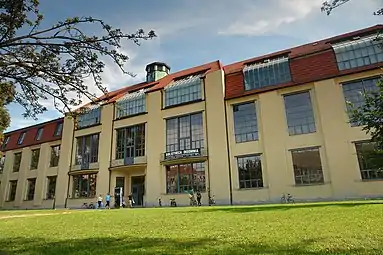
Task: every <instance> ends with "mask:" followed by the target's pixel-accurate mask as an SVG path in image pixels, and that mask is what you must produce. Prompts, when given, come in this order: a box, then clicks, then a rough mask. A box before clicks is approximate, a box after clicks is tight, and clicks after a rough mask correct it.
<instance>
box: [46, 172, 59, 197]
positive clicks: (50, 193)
mask: <svg viewBox="0 0 383 255" xmlns="http://www.w3.org/2000/svg"><path fill="white" fill-rule="evenodd" d="M56 180H57V176H50V177H48V178H47V181H48V185H47V195H46V199H53V198H54V197H55V195H56Z"/></svg>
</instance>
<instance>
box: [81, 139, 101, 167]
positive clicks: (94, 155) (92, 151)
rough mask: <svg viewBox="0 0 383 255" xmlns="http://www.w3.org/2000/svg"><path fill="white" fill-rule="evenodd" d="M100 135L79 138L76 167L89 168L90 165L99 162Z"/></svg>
mask: <svg viewBox="0 0 383 255" xmlns="http://www.w3.org/2000/svg"><path fill="white" fill-rule="evenodd" d="M98 144H99V134H93V135H87V136H81V137H77V155H76V165H81V166H82V169H86V168H87V167H89V163H95V162H98Z"/></svg>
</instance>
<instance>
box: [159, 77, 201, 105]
mask: <svg viewBox="0 0 383 255" xmlns="http://www.w3.org/2000/svg"><path fill="white" fill-rule="evenodd" d="M164 92H165V107H169V106H173V105H179V104H183V103H187V102H193V101H197V100H200V99H202V81H201V75H192V76H189V77H186V78H185V79H180V80H176V81H174V82H173V83H171V84H169V85H168V86H166V87H165V89H164Z"/></svg>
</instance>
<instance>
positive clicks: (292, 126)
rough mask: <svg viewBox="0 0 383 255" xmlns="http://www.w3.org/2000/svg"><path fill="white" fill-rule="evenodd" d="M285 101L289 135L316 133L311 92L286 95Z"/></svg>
mask: <svg viewBox="0 0 383 255" xmlns="http://www.w3.org/2000/svg"><path fill="white" fill-rule="evenodd" d="M284 101H285V111H286V118H287V126H288V130H289V135H300V134H308V133H314V132H316V128H315V119H314V112H313V109H312V104H311V98H310V92H303V93H298V94H293V95H285V96H284Z"/></svg>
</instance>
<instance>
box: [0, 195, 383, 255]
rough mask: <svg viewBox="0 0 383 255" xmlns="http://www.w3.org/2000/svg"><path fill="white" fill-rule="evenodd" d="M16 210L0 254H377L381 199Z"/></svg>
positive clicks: (4, 227) (6, 223)
mask: <svg viewBox="0 0 383 255" xmlns="http://www.w3.org/2000/svg"><path fill="white" fill-rule="evenodd" d="M21 212H22V211H17V212H11V211H2V212H1V213H0V254H3V253H4V254H54V255H59V254H97V255H98V254H156V255H158V254H201V255H202V254H230V255H231V254H245V255H247V254H268V255H270V254H294V255H298V254H305V255H306V254H311V255H313V254H383V201H373V202H372V201H371V202H344V203H318V204H296V205H265V206H251V207H249V206H246V207H218V206H217V207H201V208H153V209H120V210H83V211H80V210H79V211H75V210H71V211H70V212H71V213H70V214H60V212H64V211H60V210H57V211H54V212H55V214H53V215H43V216H41V215H39V216H38V215H36V216H33V215H31V211H28V213H27V214H26V217H24V218H20V215H22V213H21ZM52 212H53V211H36V212H35V213H38V214H45V213H46V214H48V213H52ZM13 214H18V217H19V218H5V216H9V215H13ZM2 252H3V253H2Z"/></svg>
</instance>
